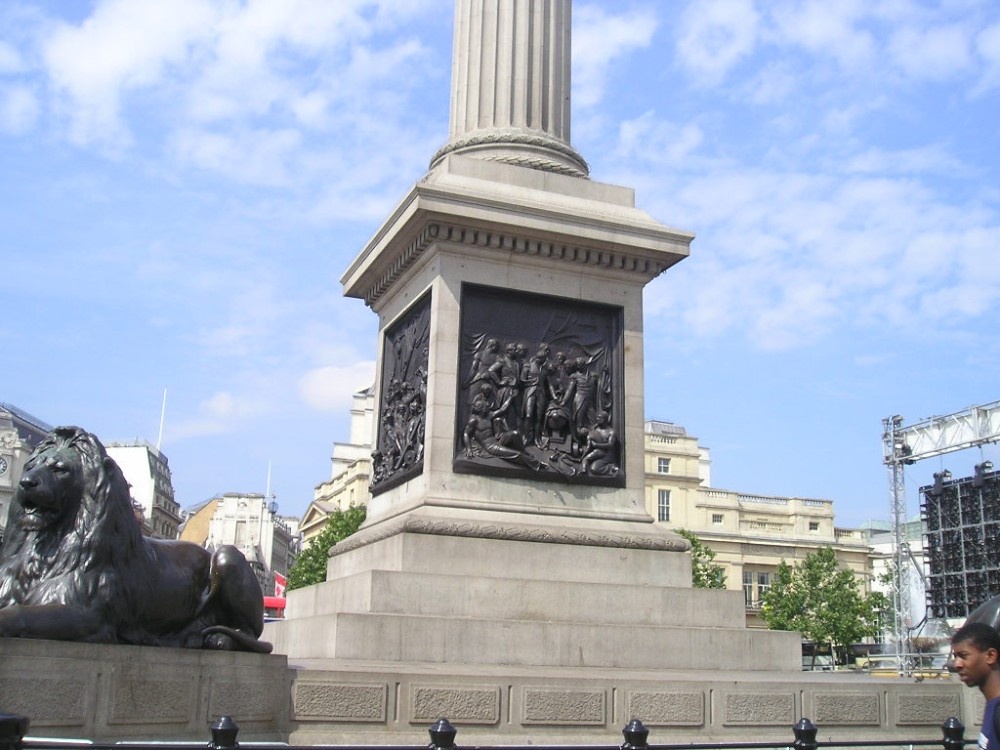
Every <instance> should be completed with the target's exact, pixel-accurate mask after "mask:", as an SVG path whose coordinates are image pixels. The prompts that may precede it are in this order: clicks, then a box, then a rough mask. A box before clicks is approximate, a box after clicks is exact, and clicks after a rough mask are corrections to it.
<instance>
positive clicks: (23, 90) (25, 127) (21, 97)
mask: <svg viewBox="0 0 1000 750" xmlns="http://www.w3.org/2000/svg"><path fill="white" fill-rule="evenodd" d="M38 113H39V105H38V99H37V97H36V96H35V94H34V92H33V91H32V90H31V89H29V88H28V87H27V86H6V87H5V86H0V132H4V133H9V134H11V135H22V134H24V133H27V132H28V131H29V130H31V128H32V127H33V126H34V125H35V122H36V121H37V119H38Z"/></svg>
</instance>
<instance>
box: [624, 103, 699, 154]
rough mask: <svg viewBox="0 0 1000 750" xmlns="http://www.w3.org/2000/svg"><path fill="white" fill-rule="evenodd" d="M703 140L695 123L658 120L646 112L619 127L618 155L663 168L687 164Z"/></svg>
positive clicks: (653, 114)
mask: <svg viewBox="0 0 1000 750" xmlns="http://www.w3.org/2000/svg"><path fill="white" fill-rule="evenodd" d="M703 140H704V134H703V133H702V131H701V128H699V127H698V126H697V125H695V124H691V123H688V124H679V123H674V122H669V121H664V120H659V119H657V117H656V114H655V113H654V112H646V113H644V114H643V115H641V116H640V117H637V118H635V119H633V120H624V121H622V122H621V124H620V125H619V134H618V148H617V152H618V154H619V156H620V157H621V158H626V159H639V160H648V161H650V162H655V163H657V164H660V165H664V166H671V165H679V164H681V163H690V159H691V156H692V154H693V153H694V152H695V151H697V149H698V147H699V146H700V145H701V144H702V141H703Z"/></svg>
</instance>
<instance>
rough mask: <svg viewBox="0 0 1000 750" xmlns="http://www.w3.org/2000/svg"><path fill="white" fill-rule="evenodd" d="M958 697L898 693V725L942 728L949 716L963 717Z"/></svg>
mask: <svg viewBox="0 0 1000 750" xmlns="http://www.w3.org/2000/svg"><path fill="white" fill-rule="evenodd" d="M961 715H962V706H961V701H960V700H959V697H958V696H957V695H954V694H951V695H948V694H943V693H910V692H907V693H904V692H898V693H896V723H897V724H898V725H900V726H940V725H941V724H942V723H943V722H944V720H945V719H947V718H948V717H949V716H961Z"/></svg>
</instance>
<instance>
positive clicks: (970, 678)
mask: <svg viewBox="0 0 1000 750" xmlns="http://www.w3.org/2000/svg"><path fill="white" fill-rule="evenodd" d="M951 653H952V659H953V661H954V665H955V671H956V672H958V679H960V680H961V681H962V682H964V683H965V684H966V685H968V686H969V687H979V686H980V685H982V684H983V683H984V682H986V679H987V678H988V677H989V676H990V672H992V671H993V669H994V667H996V664H997V657H998V654H997V650H996V649H995V648H988V649H986V650H985V651H980V650H979V649H978V648H976V646H975V645H974V644H973V643H972V642H971V641H959V642H958V643H955V644H954V645H952V647H951Z"/></svg>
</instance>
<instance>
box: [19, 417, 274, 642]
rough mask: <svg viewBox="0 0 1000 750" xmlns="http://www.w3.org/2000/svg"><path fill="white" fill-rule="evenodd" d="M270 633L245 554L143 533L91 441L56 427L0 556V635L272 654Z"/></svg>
mask: <svg viewBox="0 0 1000 750" xmlns="http://www.w3.org/2000/svg"><path fill="white" fill-rule="evenodd" d="M263 628H264V600H263V596H262V594H261V589H260V585H259V583H258V582H257V577H256V575H254V572H253V570H252V569H251V567H250V565H249V563H247V561H246V558H245V557H243V554H242V553H241V552H240V551H239V550H238V549H236V548H235V547H232V546H228V545H227V546H223V547H220V548H219V549H218V550H216V551H215V552H214V553H212V552H209V551H208V550H206V549H204V548H202V547H199V546H198V545H196V544H191V543H189V542H178V541H165V540H160V539H148V538H146V537H144V536H143V535H142V531H141V529H140V526H139V522H138V521H137V520H136V518H135V515H134V513H133V510H132V499H131V496H130V493H129V487H128V484H127V482H126V481H125V477H124V476H123V475H122V472H121V469H119V468H118V465H117V464H116V463H115V462H114V460H112V459H111V458H110V457H108V455H107V453H106V452H105V450H104V446H103V445H102V444H101V443H100V441H99V440H98V439H97V438H96V437H95V436H94V435H92V434H90V433H88V432H86V431H84V430H81V429H80V428H78V427H59V428H56V429H55V430H54V431H53V432H52V433H51V434H50V435H48V436H47V437H46V438H45V439H44V440H42V442H40V443H39V444H38V446H37V447H36V448H35V450H34V452H33V453H32V454H31V456H30V457H29V459H28V461H27V463H26V464H25V467H24V473H23V475H22V476H21V479H20V482H19V483H18V486H17V488H16V490H15V492H14V497H13V500H12V502H11V506H10V514H9V518H8V524H7V538H6V540H5V543H4V546H3V550H2V551H0V637H7V638H11V637H21V638H48V639H55V640H68V641H88V642H92V643H128V644H135V645H151V646H174V647H184V648H211V649H224V650H245V651H255V652H258V653H269V652H270V651H271V644H269V643H265V642H263V641H260V640H259V637H260V634H261V632H262V631H263Z"/></svg>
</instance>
